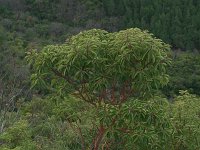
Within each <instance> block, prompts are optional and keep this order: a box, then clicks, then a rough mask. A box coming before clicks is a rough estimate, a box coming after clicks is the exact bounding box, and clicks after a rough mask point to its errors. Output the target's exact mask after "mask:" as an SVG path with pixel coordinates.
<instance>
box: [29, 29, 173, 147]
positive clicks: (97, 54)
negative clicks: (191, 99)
mask: <svg viewBox="0 0 200 150" xmlns="http://www.w3.org/2000/svg"><path fill="white" fill-rule="evenodd" d="M169 50H170V47H169V45H167V44H165V43H163V42H162V41H161V40H159V39H156V38H155V37H153V35H152V34H150V33H148V32H147V31H141V30H140V29H138V28H135V29H128V30H123V31H120V32H115V33H108V32H106V31H104V30H97V29H93V30H89V31H84V32H81V33H79V34H77V35H75V36H72V37H71V38H70V39H68V40H67V41H66V43H65V44H63V45H56V46H53V45H50V46H47V47H45V48H44V49H43V50H42V51H41V52H39V53H37V52H34V51H32V52H30V53H29V55H28V56H27V59H28V61H29V62H30V64H31V65H32V68H33V70H34V72H35V73H34V74H33V75H32V81H33V85H39V86H45V87H46V88H47V89H49V90H51V91H52V92H53V91H56V92H59V93H60V94H61V95H62V96H65V95H66V94H72V95H75V96H77V97H79V98H80V99H81V100H83V101H84V102H86V103H89V104H91V109H94V110H95V114H96V116H97V118H98V119H97V121H96V122H95V124H96V126H98V128H97V132H96V135H95V136H94V137H93V140H92V144H91V145H90V147H91V148H94V150H97V149H99V147H100V145H101V144H102V142H103V139H104V140H106V139H107V138H108V139H109V140H112V138H113V139H114V142H118V140H119V139H123V140H124V141H123V142H125V141H126V140H127V139H126V138H127V137H129V138H130V139H132V140H133V141H135V142H133V141H132V142H127V143H126V142H125V143H126V144H127V145H126V146H130V144H131V147H133V146H136V145H137V146H138V147H142V145H141V140H142V139H140V140H139V141H138V140H137V139H138V137H137V134H136V133H133V130H134V129H135V127H136V124H137V121H136V122H135V118H134V117H133V116H134V115H135V117H139V118H140V117H141V114H143V115H144V116H146V117H145V118H143V119H142V120H141V118H140V119H139V120H138V122H140V123H141V122H143V124H144V126H145V128H148V127H149V126H150V127H151V128H150V129H149V132H147V133H153V134H150V135H149V136H147V137H148V138H146V142H147V145H146V146H147V147H143V148H144V149H148V145H149V144H150V143H152V142H151V141H154V142H155V139H156V138H155V137H157V136H158V137H160V138H159V139H162V140H160V141H159V140H158V141H159V142H161V143H162V142H163V141H164V140H163V137H162V135H163V136H164V135H166V134H167V131H166V133H164V132H165V131H164V130H163V128H165V127H166V126H167V124H168V122H167V121H166V120H167V119H166V115H165V114H164V115H163V116H162V115H160V114H162V113H156V112H154V115H152V114H151V113H146V111H140V110H139V109H138V111H139V112H137V111H134V108H137V107H138V106H141V108H144V109H145V108H146V109H147V110H149V111H157V110H158V111H159V109H154V108H153V105H151V104H150V103H151V102H150V101H149V100H150V99H151V97H152V95H153V92H154V90H155V89H156V88H158V87H159V86H162V85H164V84H166V83H167V82H168V76H167V74H166V71H165V68H166V66H167V65H168V64H169V63H170V58H169V57H168V52H169ZM146 104H149V105H146ZM146 106H149V107H146ZM130 111H131V112H130ZM137 113H138V115H137ZM149 118H151V119H150V120H148V119H149ZM124 120H127V121H128V122H129V123H127V122H126V121H124ZM159 120H160V121H159ZM123 121H124V122H123ZM134 122H135V123H134ZM145 122H146V123H145ZM161 127H162V129H161ZM145 128H144V130H142V132H141V135H140V136H141V137H143V138H145V136H143V135H145V134H146V133H143V132H144V131H145V132H146V129H145ZM154 128H157V130H155V131H152V129H154ZM138 130H139V129H138ZM151 131H152V132H151ZM160 132H161V133H162V134H160ZM120 133H123V134H121V135H120ZM132 133H133V134H132ZM120 136H122V137H121V138H120ZM105 137H107V138H105ZM129 138H128V139H129ZM153 139H154V140H153ZM109 140H107V141H104V142H105V145H108V146H109V143H110V142H109ZM159 142H158V143H159ZM111 143H112V142H111ZM158 143H157V144H158ZM161 143H159V144H161ZM133 144H135V145H133ZM152 144H153V143H152ZM154 146H155V147H156V144H155V145H153V146H152V148H155V147H154Z"/></svg>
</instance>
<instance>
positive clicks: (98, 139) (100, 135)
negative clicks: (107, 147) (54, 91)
mask: <svg viewBox="0 0 200 150" xmlns="http://www.w3.org/2000/svg"><path fill="white" fill-rule="evenodd" d="M105 132H106V129H105V128H104V127H103V125H100V127H99V130H98V133H97V135H96V137H95V139H94V140H93V145H92V147H91V150H99V146H100V144H101V141H102V139H103V136H104V134H105Z"/></svg>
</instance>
